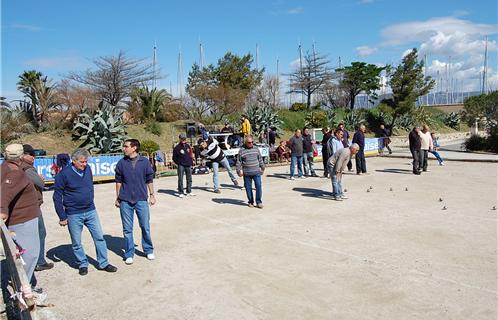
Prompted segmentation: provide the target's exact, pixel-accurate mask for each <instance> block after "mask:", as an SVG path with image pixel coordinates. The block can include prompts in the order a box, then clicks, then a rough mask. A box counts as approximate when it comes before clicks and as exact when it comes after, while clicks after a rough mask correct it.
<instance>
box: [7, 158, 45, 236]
mask: <svg viewBox="0 0 498 320" xmlns="http://www.w3.org/2000/svg"><path fill="white" fill-rule="evenodd" d="M0 176H1V179H2V184H1V186H2V195H1V197H0V198H1V203H0V212H1V213H3V214H6V215H7V221H6V225H7V226H9V225H16V224H20V223H24V222H27V221H29V220H32V219H34V218H36V217H38V215H39V212H40V208H39V207H38V195H37V194H36V190H35V187H34V185H33V183H32V182H31V180H30V179H29V178H28V176H27V175H26V173H25V172H24V171H23V170H22V169H21V168H20V166H19V164H17V163H15V162H12V161H9V160H6V161H5V162H4V163H2V165H1V166H0Z"/></svg>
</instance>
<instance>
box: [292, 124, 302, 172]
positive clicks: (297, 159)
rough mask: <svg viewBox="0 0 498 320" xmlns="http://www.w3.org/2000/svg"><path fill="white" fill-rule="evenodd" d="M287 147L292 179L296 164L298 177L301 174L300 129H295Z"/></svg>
mask: <svg viewBox="0 0 498 320" xmlns="http://www.w3.org/2000/svg"><path fill="white" fill-rule="evenodd" d="M289 149H290V150H291V163H290V178H289V179H290V180H294V167H295V166H296V164H297V172H298V177H299V178H304V176H303V137H302V136H301V130H299V129H296V131H295V132H294V135H293V136H292V138H290V139H289Z"/></svg>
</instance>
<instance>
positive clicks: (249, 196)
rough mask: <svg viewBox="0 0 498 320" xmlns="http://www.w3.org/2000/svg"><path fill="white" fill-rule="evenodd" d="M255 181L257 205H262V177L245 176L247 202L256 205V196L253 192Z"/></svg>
mask: <svg viewBox="0 0 498 320" xmlns="http://www.w3.org/2000/svg"><path fill="white" fill-rule="evenodd" d="M253 180H254V185H255V187H256V204H260V203H262V201H261V197H262V195H263V189H262V188H261V175H259V174H258V175H256V176H244V188H245V189H246V195H247V202H248V203H250V204H254V194H253V192H252V181H253Z"/></svg>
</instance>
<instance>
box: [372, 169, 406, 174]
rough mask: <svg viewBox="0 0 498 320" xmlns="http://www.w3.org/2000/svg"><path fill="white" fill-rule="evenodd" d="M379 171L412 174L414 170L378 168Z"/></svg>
mask: <svg viewBox="0 0 498 320" xmlns="http://www.w3.org/2000/svg"><path fill="white" fill-rule="evenodd" d="M375 171H377V172H385V173H397V174H412V170H408V169H382V170H380V169H377V170H375Z"/></svg>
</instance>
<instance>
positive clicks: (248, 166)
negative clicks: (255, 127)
mask: <svg viewBox="0 0 498 320" xmlns="http://www.w3.org/2000/svg"><path fill="white" fill-rule="evenodd" d="M236 169H237V174H238V175H239V177H244V188H245V189H246V195H247V200H248V206H249V207H250V208H253V207H254V194H253V192H252V182H253V181H254V185H255V187H256V206H257V207H258V208H260V209H263V202H262V196H263V189H262V187H261V175H262V174H263V173H264V171H265V164H264V162H263V157H262V156H261V153H260V152H259V149H258V148H257V147H255V146H254V140H253V138H252V136H247V137H246V138H245V139H244V146H243V147H241V148H240V150H239V154H238V155H237V164H236Z"/></svg>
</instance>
